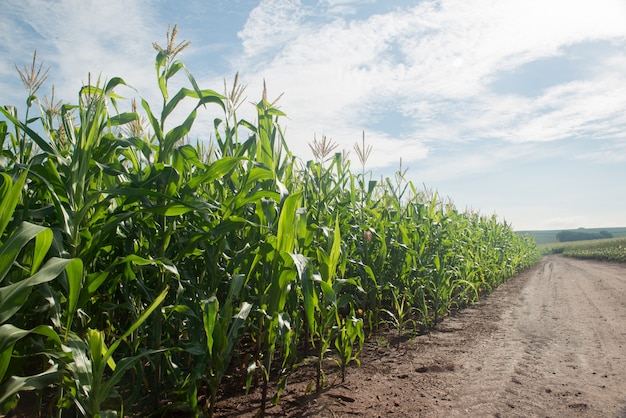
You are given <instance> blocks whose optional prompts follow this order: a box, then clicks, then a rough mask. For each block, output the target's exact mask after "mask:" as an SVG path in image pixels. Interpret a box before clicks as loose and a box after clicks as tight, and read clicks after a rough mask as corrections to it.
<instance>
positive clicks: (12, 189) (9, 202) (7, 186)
mask: <svg viewBox="0 0 626 418" xmlns="http://www.w3.org/2000/svg"><path fill="white" fill-rule="evenodd" d="M27 174H28V171H24V172H23V173H22V175H20V176H19V177H18V178H17V181H16V182H15V184H13V181H12V180H11V177H10V176H9V175H8V174H6V173H0V176H1V179H2V189H0V191H2V196H0V197H1V199H0V238H1V237H2V234H3V233H4V230H5V229H6V227H7V225H8V224H9V222H10V221H11V217H12V216H13V212H14V211H15V207H16V206H17V203H18V202H19V200H20V196H21V195H22V188H23V187H24V183H25V182H26V176H27Z"/></svg>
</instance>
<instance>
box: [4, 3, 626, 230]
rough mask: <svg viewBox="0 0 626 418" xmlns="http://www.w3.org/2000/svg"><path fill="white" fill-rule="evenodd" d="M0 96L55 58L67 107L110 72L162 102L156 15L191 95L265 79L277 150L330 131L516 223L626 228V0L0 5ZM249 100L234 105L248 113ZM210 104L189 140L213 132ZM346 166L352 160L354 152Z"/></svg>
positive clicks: (346, 144) (378, 163) (52, 80)
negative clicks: (172, 35)
mask: <svg viewBox="0 0 626 418" xmlns="http://www.w3.org/2000/svg"><path fill="white" fill-rule="evenodd" d="M2 3H3V13H2V14H1V15H0V31H1V33H3V36H4V40H3V42H2V44H1V45H0V56H2V60H0V104H2V105H5V104H14V105H15V104H21V103H24V100H25V91H24V89H23V86H22V84H21V81H20V78H19V75H18V74H17V72H16V70H15V66H14V64H17V65H18V66H20V67H22V66H23V65H24V64H29V63H30V62H31V60H32V53H33V51H34V50H35V49H37V51H38V58H39V59H40V60H42V61H44V63H45V65H46V66H49V67H50V77H49V79H48V81H47V83H46V84H45V85H44V86H43V87H42V89H41V91H40V93H39V95H40V96H43V95H49V94H50V88H51V86H52V85H54V86H55V96H56V97H57V98H62V99H63V100H64V101H69V102H75V101H76V97H77V93H78V90H79V88H80V87H81V85H82V83H84V82H86V81H87V78H88V74H89V73H91V74H92V77H96V76H98V75H101V76H102V77H103V78H110V77H113V76H121V77H122V78H124V79H125V81H126V82H127V83H128V84H130V85H132V86H133V87H134V88H136V89H137V90H138V91H139V93H140V94H141V95H142V97H145V98H146V99H147V100H148V101H152V102H153V103H155V105H156V104H157V103H158V100H157V98H158V90H157V86H156V82H155V77H154V57H155V51H154V49H153V48H152V42H155V41H156V42H157V43H159V44H161V45H164V44H165V34H166V31H167V26H168V24H169V23H171V24H178V28H179V34H178V40H189V41H191V42H192V43H191V46H190V47H189V48H187V49H186V50H185V51H184V52H183V54H182V56H181V59H182V60H183V62H184V63H185V65H186V66H187V68H188V69H189V70H190V71H191V72H192V74H193V75H194V77H195V78H196V79H197V81H198V83H199V84H200V86H201V87H203V88H211V89H214V90H217V91H220V92H221V91H223V88H224V80H225V79H226V80H227V82H228V83H229V84H230V83H231V82H232V80H233V78H234V75H235V73H236V72H239V73H240V80H241V81H242V82H243V83H244V84H246V85H247V89H246V95H247V101H249V102H254V101H258V100H259V99H260V97H261V92H262V85H263V80H265V81H266V83H267V87H268V93H269V98H270V99H273V98H275V97H278V96H279V95H280V94H281V93H284V95H283V97H282V98H281V99H280V101H279V105H280V108H281V109H282V110H283V111H284V112H286V114H287V118H286V119H284V120H283V123H282V125H283V127H285V128H286V132H287V141H288V144H289V146H290V149H291V150H292V151H293V152H294V153H295V154H296V155H298V156H299V157H301V158H302V160H304V161H306V160H308V159H310V158H312V155H311V153H310V149H309V146H308V143H310V142H311V141H312V140H313V137H314V135H315V136H317V137H318V138H319V137H321V136H322V135H326V136H327V137H328V138H332V140H333V141H334V142H336V143H337V144H338V145H339V149H345V150H348V151H350V150H352V149H353V145H354V144H355V143H356V142H357V141H360V140H361V135H362V131H365V138H366V142H367V143H368V144H369V145H371V146H372V147H373V152H372V155H371V157H370V159H369V161H368V163H367V166H366V168H367V169H369V170H370V171H371V173H372V176H373V177H374V178H375V179H377V178H380V176H393V173H394V172H395V171H397V170H398V167H399V162H400V159H401V158H402V167H403V168H406V169H408V170H407V172H406V178H407V179H409V180H411V181H413V182H414V183H415V184H416V185H420V186H421V185H425V186H426V187H427V188H428V189H431V190H437V191H438V192H439V193H440V195H442V196H447V197H449V198H450V199H451V200H452V201H453V202H454V203H455V204H456V206H457V207H458V208H459V209H461V210H464V209H470V210H475V211H480V212H481V213H483V214H486V215H490V214H492V213H496V214H497V215H498V216H499V217H500V218H501V219H506V221H507V222H509V223H511V224H512V225H513V227H514V228H515V229H517V230H528V229H564V228H578V227H611V226H626V181H625V180H624V179H625V177H626V2H625V1H624V0H595V1H585V0H574V1H572V0H549V1H546V0H525V1H519V0H498V1H492V0H441V1H407V0H399V1H391V0H378V1H376V0H370V1H363V0H361V1H352V0H300V1H297V0H257V1H251V0H207V1H202V0H187V1H171V0H167V1H166V0H133V1H121V0H111V1H107V2H103V1H95V0H50V1H44V0H4V1H3V2H2ZM253 110H254V109H253V106H252V105H244V108H242V111H241V114H242V116H244V117H248V118H253ZM214 116H217V115H212V116H211V115H206V117H205V118H204V119H202V120H200V121H199V122H198V123H197V125H196V126H195V129H194V131H192V136H195V137H200V138H203V137H208V135H209V134H208V132H210V130H209V125H210V123H211V122H210V121H211V120H212V117H214ZM350 155H351V157H353V158H354V159H355V162H354V167H357V165H358V163H357V162H356V154H355V153H354V151H352V152H351V154H350Z"/></svg>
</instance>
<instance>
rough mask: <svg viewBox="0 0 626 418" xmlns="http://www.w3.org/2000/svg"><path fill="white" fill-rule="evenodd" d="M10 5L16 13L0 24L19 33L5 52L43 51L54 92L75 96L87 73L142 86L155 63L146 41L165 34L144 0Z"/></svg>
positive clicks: (30, 0)
mask: <svg viewBox="0 0 626 418" xmlns="http://www.w3.org/2000/svg"><path fill="white" fill-rule="evenodd" d="M10 7H11V8H12V9H13V10H12V13H14V15H13V17H15V16H18V17H19V19H17V20H10V21H8V20H7V19H3V18H0V22H1V23H0V25H1V26H2V27H5V28H7V30H12V31H18V33H22V34H23V36H20V37H14V38H13V39H14V41H15V40H19V41H18V43H14V44H13V45H11V46H10V48H11V52H10V56H11V57H12V58H13V59H15V60H16V61H18V63H20V62H19V61H21V60H23V61H24V62H28V59H30V58H28V57H32V52H33V50H34V49H39V50H40V51H44V52H40V54H38V57H39V59H41V60H42V61H44V62H45V63H46V64H47V65H49V66H50V67H51V71H50V79H51V82H52V83H53V84H55V87H56V93H57V95H58V96H60V97H64V98H65V99H66V100H74V98H75V97H76V94H77V92H78V89H79V88H80V86H81V84H82V82H85V83H86V82H87V76H88V74H89V73H91V75H92V78H93V79H96V78H97V77H98V76H100V75H102V77H103V78H105V79H108V78H111V77H114V76H123V77H124V78H125V79H126V81H127V82H128V83H130V84H133V85H134V86H135V87H137V88H139V89H140V90H141V89H142V88H143V87H146V89H145V90H147V87H148V85H147V84H145V80H147V79H148V78H147V77H146V73H150V68H151V67H152V68H154V67H153V60H154V58H153V55H154V54H153V53H152V51H151V47H150V45H151V42H152V41H154V40H155V39H158V38H165V36H164V34H165V28H163V27H161V25H159V26H158V27H157V26H155V24H154V22H155V16H154V14H153V12H151V8H150V7H149V2H146V1H136V2H125V1H120V0H115V1H111V2H91V1H89V2H85V1H81V0H64V1H55V2H48V1H42V0H25V1H23V2H21V3H20V5H19V6H16V5H12V6H10ZM161 32H162V33H161ZM157 36H158V38H157ZM150 87H151V86H150Z"/></svg>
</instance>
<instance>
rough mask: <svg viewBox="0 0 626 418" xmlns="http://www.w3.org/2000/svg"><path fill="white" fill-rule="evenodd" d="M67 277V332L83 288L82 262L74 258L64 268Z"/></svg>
mask: <svg viewBox="0 0 626 418" xmlns="http://www.w3.org/2000/svg"><path fill="white" fill-rule="evenodd" d="M65 274H66V276H67V284H68V295H67V310H68V313H67V318H68V319H67V332H69V330H70V328H71V326H72V320H73V319H74V314H75V313H76V309H77V307H78V299H79V297H80V293H81V290H82V288H83V262H82V260H81V259H79V258H76V259H74V260H73V261H72V262H71V263H69V264H68V265H67V267H66V268H65Z"/></svg>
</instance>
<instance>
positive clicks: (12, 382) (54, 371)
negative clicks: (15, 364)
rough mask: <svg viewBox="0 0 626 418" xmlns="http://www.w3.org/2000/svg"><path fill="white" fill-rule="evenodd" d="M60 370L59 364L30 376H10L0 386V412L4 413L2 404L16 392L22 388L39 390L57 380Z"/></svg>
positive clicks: (22, 389)
mask: <svg viewBox="0 0 626 418" xmlns="http://www.w3.org/2000/svg"><path fill="white" fill-rule="evenodd" d="M60 376H61V372H60V371H59V366H58V365H56V364H55V365H54V366H52V367H50V368H49V369H48V370H46V371H44V372H42V373H39V374H35V375H32V376H24V377H21V376H12V377H10V378H9V379H7V381H6V382H5V383H4V384H3V385H2V386H0V413H6V412H8V411H6V410H4V408H3V406H4V405H6V404H7V401H9V400H10V399H12V398H13V396H15V395H16V394H17V393H18V392H21V391H24V390H41V389H43V388H45V387H47V386H49V385H51V384H55V383H57V382H58V381H59V377H60Z"/></svg>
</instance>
